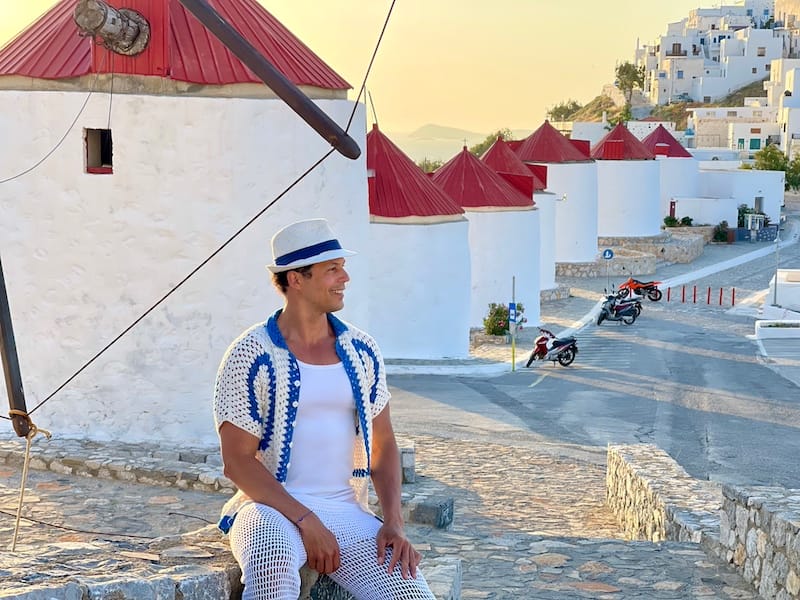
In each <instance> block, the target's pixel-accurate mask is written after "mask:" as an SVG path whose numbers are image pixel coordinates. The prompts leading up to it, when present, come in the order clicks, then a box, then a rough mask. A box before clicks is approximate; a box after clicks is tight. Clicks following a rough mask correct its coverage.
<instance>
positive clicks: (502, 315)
mask: <svg viewBox="0 0 800 600" xmlns="http://www.w3.org/2000/svg"><path fill="white" fill-rule="evenodd" d="M524 312H525V308H524V307H523V306H522V304H520V303H519V302H517V328H519V327H520V326H521V324H522V323H523V322H524V321H525V319H524V318H523V317H522V313H524ZM483 329H484V331H485V332H486V333H487V334H489V335H505V334H507V333H508V331H509V330H508V304H496V303H494V302H492V303H491V304H490V305H489V312H488V313H487V314H486V316H485V317H484V319H483Z"/></svg>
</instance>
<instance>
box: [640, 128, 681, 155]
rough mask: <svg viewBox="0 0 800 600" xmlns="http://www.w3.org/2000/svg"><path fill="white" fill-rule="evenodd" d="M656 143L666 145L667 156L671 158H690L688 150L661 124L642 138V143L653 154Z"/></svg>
mask: <svg viewBox="0 0 800 600" xmlns="http://www.w3.org/2000/svg"><path fill="white" fill-rule="evenodd" d="M656 144H664V145H666V146H667V156H669V157H671V158H692V155H691V154H690V153H689V151H688V150H686V148H684V147H683V146H681V143H680V142H679V141H678V140H676V139H675V138H674V136H673V135H672V134H671V133H670V132H669V131H667V129H666V127H664V126H663V125H659V126H658V127H656V128H655V129H654V130H653V131H651V132H650V133H649V134H648V135H647V137H646V138H644V139H643V140H642V145H643V146H644V147H645V148H647V149H648V150H650V152H652V153H653V154H655V153H656Z"/></svg>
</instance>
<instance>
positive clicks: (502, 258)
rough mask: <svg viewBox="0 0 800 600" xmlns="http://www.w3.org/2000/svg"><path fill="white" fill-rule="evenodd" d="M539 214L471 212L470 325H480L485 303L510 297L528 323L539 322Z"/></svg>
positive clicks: (484, 312)
mask: <svg viewBox="0 0 800 600" xmlns="http://www.w3.org/2000/svg"><path fill="white" fill-rule="evenodd" d="M539 212H540V211H538V210H527V211H519V210H514V211H471V210H469V209H467V219H468V220H469V246H470V258H471V264H472V268H471V273H472V275H471V280H472V290H471V294H470V298H471V303H470V317H469V324H470V327H483V319H484V317H485V316H486V314H487V312H488V310H489V304H491V303H493V302H494V303H497V304H508V303H509V302H511V300H512V283H513V284H514V299H515V300H516V302H521V303H522V305H523V307H524V308H525V313H524V316H525V317H526V318H527V319H528V321H529V322H530V323H536V324H538V323H539V320H540V317H539V289H540V288H539V273H538V267H539V260H538V255H539Z"/></svg>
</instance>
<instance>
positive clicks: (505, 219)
mask: <svg viewBox="0 0 800 600" xmlns="http://www.w3.org/2000/svg"><path fill="white" fill-rule="evenodd" d="M433 181H434V183H436V184H437V185H438V186H440V187H441V188H442V189H443V190H444V191H445V192H447V194H448V195H449V196H450V197H451V198H453V199H454V200H455V201H456V202H457V203H458V204H459V205H460V206H461V208H463V209H464V211H465V212H466V216H467V219H468V220H469V250H470V260H471V264H472V269H471V280H472V290H471V293H470V311H469V324H470V327H483V319H484V317H486V315H487V313H488V310H489V305H490V304H492V303H496V304H508V303H509V302H511V300H512V284H513V287H514V290H513V291H514V299H515V300H516V302H517V303H521V304H522V305H523V307H524V309H525V312H524V316H525V317H527V318H528V320H529V321H530V322H531V323H537V324H538V323H539V322H540V302H539V291H540V288H539V277H538V268H537V267H538V264H537V256H538V246H539V236H538V235H537V233H538V226H539V223H538V211H537V210H535V209H534V206H533V199H532V198H531V195H525V194H523V193H522V192H520V191H519V190H518V189H517V188H515V187H513V186H512V185H510V184H509V183H507V182H506V181H505V180H504V179H503V178H502V177H500V176H499V175H497V174H496V173H495V172H494V171H493V170H492V169H491V168H489V167H488V166H487V165H486V164H484V163H483V162H481V161H480V159H478V158H477V157H476V156H475V155H473V154H472V153H471V152H470V151H469V150H467V148H466V147H464V149H463V150H462V151H461V152H460V153H459V154H457V155H456V156H454V157H453V158H452V159H450V161H448V162H447V163H446V164H445V165H443V166H442V167H440V168H439V169H437V171H436V173H434V175H433Z"/></svg>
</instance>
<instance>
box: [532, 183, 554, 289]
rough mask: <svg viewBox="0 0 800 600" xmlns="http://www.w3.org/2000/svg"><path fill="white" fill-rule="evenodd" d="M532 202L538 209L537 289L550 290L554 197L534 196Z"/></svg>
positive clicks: (544, 194) (551, 283)
mask: <svg viewBox="0 0 800 600" xmlns="http://www.w3.org/2000/svg"><path fill="white" fill-rule="evenodd" d="M559 198H560V196H559ZM533 201H534V202H535V203H536V208H537V209H539V210H538V212H539V289H542V290H551V289H553V288H555V287H556V196H555V194H551V193H549V192H544V193H539V194H534V196H533Z"/></svg>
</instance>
